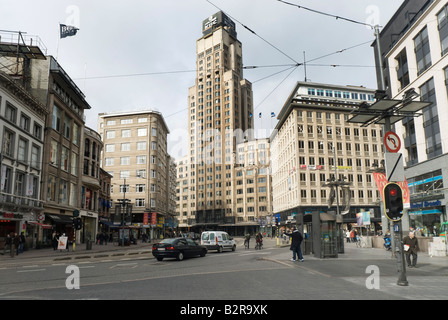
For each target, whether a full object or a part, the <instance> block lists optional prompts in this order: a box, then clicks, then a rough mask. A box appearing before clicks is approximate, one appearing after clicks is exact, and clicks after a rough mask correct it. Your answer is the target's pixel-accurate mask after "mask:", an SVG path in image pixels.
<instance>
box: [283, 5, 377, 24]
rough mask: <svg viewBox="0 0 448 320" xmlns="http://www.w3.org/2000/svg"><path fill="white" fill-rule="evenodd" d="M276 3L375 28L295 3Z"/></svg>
mask: <svg viewBox="0 0 448 320" xmlns="http://www.w3.org/2000/svg"><path fill="white" fill-rule="evenodd" d="M277 1H278V2H281V3H284V4H287V5H290V6H293V7H297V8H299V9H303V10H307V11H310V12H313V13H317V14H320V15H324V16H327V17H332V18H336V20H345V21H347V22H351V23H355V24H360V25H363V26H366V27H369V28H371V29H374V28H375V26H373V25H371V24H369V23H365V22H360V21H356V20H353V19H349V18H344V17H341V16H337V15H334V14H330V13H326V12H323V11H319V10H315V9H311V8H307V7H304V6H301V5H298V4H295V3H291V2H287V1H283V0H277Z"/></svg>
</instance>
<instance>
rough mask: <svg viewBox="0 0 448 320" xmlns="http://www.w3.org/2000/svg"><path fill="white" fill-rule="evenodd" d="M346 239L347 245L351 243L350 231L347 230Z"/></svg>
mask: <svg viewBox="0 0 448 320" xmlns="http://www.w3.org/2000/svg"><path fill="white" fill-rule="evenodd" d="M345 238H346V241H347V243H350V231H348V230H347V231H346V232H345Z"/></svg>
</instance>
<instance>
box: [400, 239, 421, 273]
mask: <svg viewBox="0 0 448 320" xmlns="http://www.w3.org/2000/svg"><path fill="white" fill-rule="evenodd" d="M403 246H404V253H405V254H406V262H407V264H408V267H409V268H416V267H417V251H418V250H419V249H418V241H417V238H416V237H415V233H414V232H413V231H411V232H409V235H408V236H406V237H404V239H403ZM411 256H412V263H411Z"/></svg>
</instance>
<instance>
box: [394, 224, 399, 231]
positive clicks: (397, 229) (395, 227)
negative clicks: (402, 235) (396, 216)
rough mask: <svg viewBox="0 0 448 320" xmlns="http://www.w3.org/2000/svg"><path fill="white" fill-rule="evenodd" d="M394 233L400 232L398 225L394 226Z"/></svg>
mask: <svg viewBox="0 0 448 320" xmlns="http://www.w3.org/2000/svg"><path fill="white" fill-rule="evenodd" d="M394 232H400V226H399V225H398V224H394Z"/></svg>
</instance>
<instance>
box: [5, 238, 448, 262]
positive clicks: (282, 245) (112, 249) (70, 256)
mask: <svg viewBox="0 0 448 320" xmlns="http://www.w3.org/2000/svg"><path fill="white" fill-rule="evenodd" d="M234 239H235V242H236V244H237V248H238V249H237V250H244V239H243V238H242V237H235V238H234ZM158 241H160V240H153V241H152V242H148V243H142V242H141V240H139V241H138V242H137V244H135V245H134V244H133V245H130V246H118V245H117V244H116V243H115V244H114V243H108V244H107V245H105V244H103V245H98V244H92V249H91V250H87V248H86V244H80V245H76V248H75V251H73V248H72V246H70V248H69V251H66V250H53V248H43V249H30V250H28V251H24V252H23V253H21V254H19V255H16V256H14V258H11V257H10V255H9V253H6V254H5V255H3V254H0V267H14V266H22V265H26V264H30V263H36V261H46V262H52V261H53V262H57V261H68V260H76V259H91V258H103V257H112V256H120V255H121V256H124V255H125V256H131V255H138V254H148V255H149V257H152V244H153V243H155V242H158ZM250 246H251V248H250V249H249V250H255V249H254V246H255V239H251V241H250ZM263 248H264V249H263V250H266V249H273V248H275V249H279V250H282V251H281V254H282V255H283V254H284V255H285V258H286V257H290V256H291V251H289V244H288V243H287V242H283V241H282V240H281V239H280V240H279V241H277V239H276V238H265V239H263ZM344 251H345V253H343V254H338V258H337V259H339V260H369V259H395V258H393V257H392V253H391V251H386V250H384V249H378V248H358V247H356V245H355V244H354V243H344ZM1 253H3V252H1ZM279 253H280V252H279ZM304 258H305V260H308V259H312V260H327V259H333V258H327V259H319V258H316V257H314V255H313V254H310V255H304ZM418 262H419V263H429V264H435V265H440V266H445V267H448V257H430V256H429V254H428V253H426V252H419V254H418Z"/></svg>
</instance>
